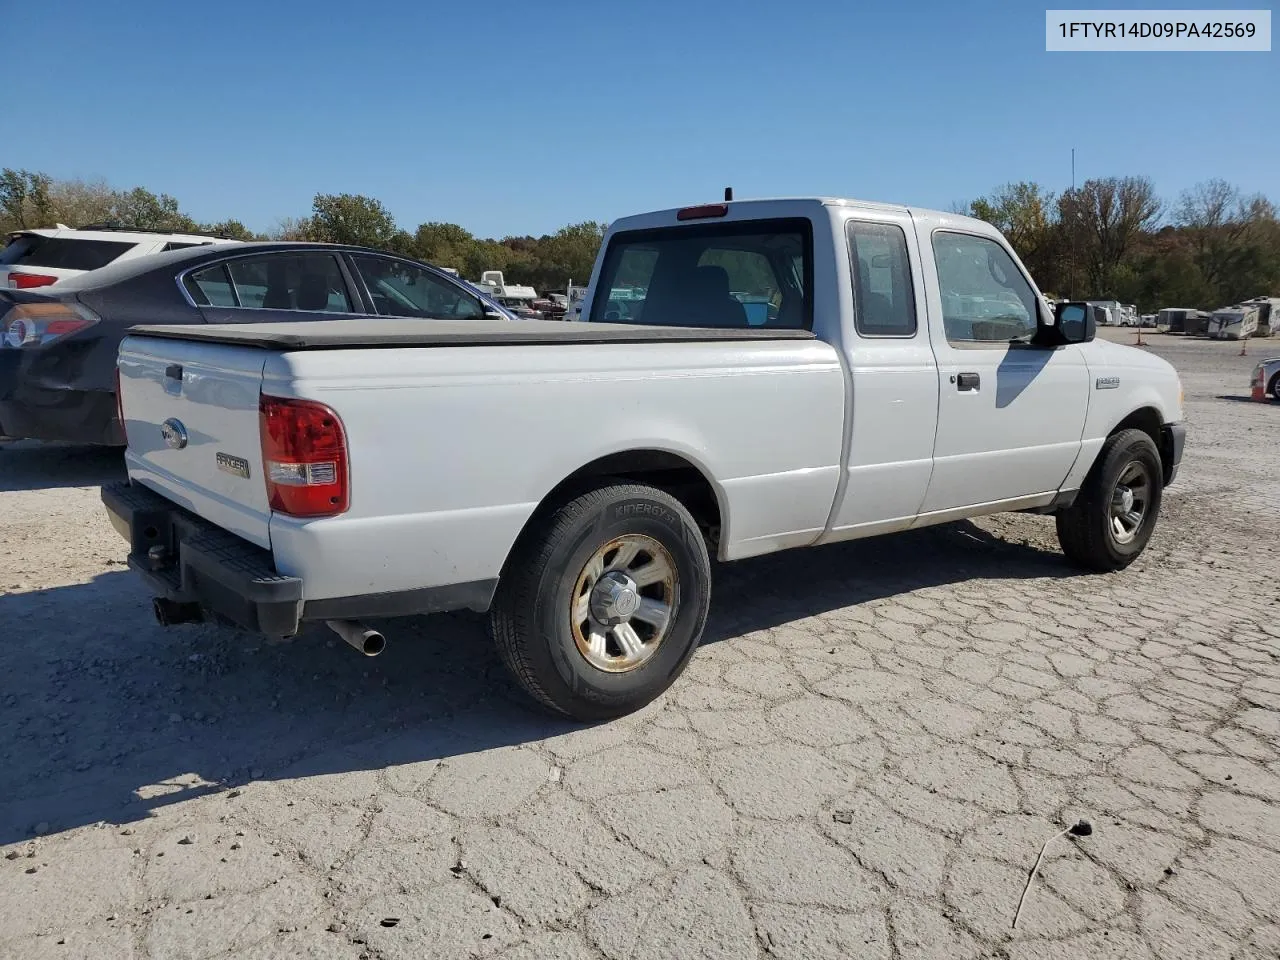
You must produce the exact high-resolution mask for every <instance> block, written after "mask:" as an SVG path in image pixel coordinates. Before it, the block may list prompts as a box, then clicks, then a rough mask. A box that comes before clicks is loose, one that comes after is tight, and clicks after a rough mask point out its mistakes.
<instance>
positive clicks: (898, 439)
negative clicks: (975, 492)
mask: <svg viewBox="0 0 1280 960" xmlns="http://www.w3.org/2000/svg"><path fill="white" fill-rule="evenodd" d="M844 232H845V239H846V241H847V245H848V265H849V280H848V284H849V287H850V292H851V294H852V304H853V318H852V323H851V324H850V323H848V322H846V323H845V325H844V332H843V335H842V340H841V342H842V343H843V346H844V350H845V357H846V360H847V362H848V364H849V370H850V373H851V378H850V411H849V415H848V417H847V419H846V423H847V425H848V430H849V436H848V437H847V438H846V445H847V451H848V453H847V458H848V466H847V475H846V478H845V484H846V486H845V490H844V494H843V496H841V498H840V500H839V506H838V507H837V510H836V513H835V515H834V516H833V517H832V518H831V523H830V530H829V532H828V533H827V535H826V537H825V538H824V539H828V540H842V539H848V538H851V537H859V536H867V535H870V534H874V533H888V532H890V531H893V530H900V529H903V528H905V527H908V526H910V525H911V523H912V522H913V521H914V520H915V518H916V515H917V514H918V513H919V512H920V507H921V504H923V502H924V498H925V492H926V490H927V489H928V486H929V475H930V473H931V471H932V468H933V439H934V432H935V428H936V426H937V419H938V365H937V361H936V360H935V359H934V355H933V348H932V347H931V346H930V343H929V331H928V325H927V323H926V318H925V312H924V309H923V304H924V296H925V294H924V286H923V284H922V281H921V274H922V271H921V270H920V269H919V265H920V257H919V251H918V250H917V249H916V237H915V232H914V229H913V227H912V223H911V218H910V215H909V214H907V213H906V212H905V211H904V212H903V213H901V214H894V213H890V212H887V211H886V212H884V213H883V214H880V213H878V214H877V215H876V219H875V220H870V219H867V220H861V219H853V220H849V221H847V222H846V223H845V225H844ZM913 266H914V269H913ZM850 327H852V329H850Z"/></svg>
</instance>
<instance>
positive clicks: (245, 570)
mask: <svg viewBox="0 0 1280 960" xmlns="http://www.w3.org/2000/svg"><path fill="white" fill-rule="evenodd" d="M102 503H103V505H104V506H105V507H106V508H107V517H108V519H110V521H111V525H112V526H113V527H115V528H116V531H117V532H118V533H119V534H120V535H121V536H122V537H124V539H125V540H126V541H127V542H128V544H129V566H130V567H131V568H132V569H133V570H135V571H136V572H137V573H138V574H139V575H140V576H141V577H142V578H143V580H145V581H146V582H147V584H148V585H149V586H150V587H151V588H152V589H153V590H155V592H156V595H157V596H161V597H164V598H165V599H167V600H173V601H175V602H177V603H196V604H199V605H200V606H201V607H202V608H203V609H205V610H209V611H212V612H213V613H216V614H218V615H219V616H222V617H225V618H226V619H228V620H230V621H232V622H233V623H235V624H237V625H238V626H241V627H243V628H245V629H246V630H251V631H253V632H255V633H264V634H267V635H269V636H279V637H288V636H292V635H293V634H295V633H297V632H298V624H299V622H300V621H301V619H302V608H303V601H302V581H301V580H299V579H298V578H297V577H285V576H281V575H280V574H278V573H276V569H275V566H274V564H273V563H272V560H271V554H270V552H268V551H266V550H263V549H262V548H261V547H258V546H255V545H254V544H252V543H249V542H248V541H247V540H242V539H240V538H239V537H237V536H235V534H232V533H228V532H227V531H226V530H223V529H222V528H221V527H217V526H214V525H213V524H211V523H209V522H208V521H207V520H202V519H200V518H199V517H197V516H195V515H194V514H192V513H189V512H188V511H186V510H183V509H182V508H181V507H179V506H177V505H176V504H174V503H172V502H171V501H169V500H166V499H165V498H164V497H162V496H160V495H159V494H156V493H153V492H152V491H150V490H148V489H146V488H145V487H141V486H135V485H133V484H130V483H115V484H109V485H107V486H104V487H103V488H102Z"/></svg>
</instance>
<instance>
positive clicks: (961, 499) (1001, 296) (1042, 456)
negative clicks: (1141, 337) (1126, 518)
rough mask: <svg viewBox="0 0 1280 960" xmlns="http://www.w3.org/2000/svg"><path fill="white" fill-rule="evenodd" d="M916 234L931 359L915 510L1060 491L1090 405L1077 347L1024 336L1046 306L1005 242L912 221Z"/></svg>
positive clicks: (1085, 373)
mask: <svg viewBox="0 0 1280 960" xmlns="http://www.w3.org/2000/svg"><path fill="white" fill-rule="evenodd" d="M917 234H918V236H919V243H920V248H921V253H922V254H923V255H924V257H925V258H926V260H928V261H932V262H931V263H929V265H928V266H927V267H926V268H925V287H926V291H927V293H926V295H927V298H928V307H929V335H930V338H931V340H932V342H933V349H934V353H935V355H936V356H937V358H938V433H937V440H936V441H935V443H934V449H933V474H932V478H931V479H930V481H929V490H928V494H927V495H926V497H925V501H924V507H923V509H922V511H921V512H922V513H923V514H930V513H938V512H943V511H947V510H955V509H961V508H965V507H971V506H979V505H983V504H998V503H1001V502H1002V501H1016V500H1018V499H1020V498H1027V497H1031V496H1034V495H1036V494H1044V493H1048V492H1052V491H1056V490H1058V489H1059V487H1060V486H1061V485H1062V482H1063V480H1065V478H1066V476H1067V474H1068V473H1069V472H1070V470H1071V467H1072V464H1073V463H1074V462H1075V459H1076V456H1077V455H1078V454H1079V451H1080V436H1081V433H1082V432H1083V430H1084V420H1085V413H1086V410H1087V406H1088V399H1089V371H1088V367H1087V366H1086V365H1085V361H1084V356H1083V354H1082V352H1081V351H1080V348H1079V347H1078V346H1074V345H1072V346H1064V347H1057V348H1043V347H1035V346H1032V345H1030V343H1028V341H1029V340H1030V338H1031V336H1032V335H1033V334H1034V333H1035V330H1036V315H1037V310H1041V309H1045V308H1044V305H1043V304H1041V303H1039V297H1038V296H1037V294H1036V293H1035V289H1034V288H1033V287H1032V285H1031V283H1030V281H1029V280H1028V279H1027V277H1026V275H1025V274H1024V273H1023V271H1022V269H1021V267H1020V266H1019V265H1018V264H1017V262H1016V261H1015V260H1014V258H1013V257H1012V256H1011V255H1010V254H1009V252H1008V251H1007V250H1006V248H1005V247H1004V245H1003V244H1002V243H1000V242H998V241H997V240H995V239H993V238H991V237H987V236H979V235H977V234H972V233H964V232H961V231H953V230H945V229H938V230H932V231H931V232H930V231H929V230H928V227H927V226H926V224H924V223H921V222H917ZM1011 506H1016V504H1011Z"/></svg>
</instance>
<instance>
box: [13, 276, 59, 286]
mask: <svg viewBox="0 0 1280 960" xmlns="http://www.w3.org/2000/svg"><path fill="white" fill-rule="evenodd" d="M57 282H58V278H57V277H50V276H46V275H45V274H43V273H10V274H9V286H10V287H14V288H16V289H18V290H30V289H31V288H32V287H47V286H49V284H51V283H57Z"/></svg>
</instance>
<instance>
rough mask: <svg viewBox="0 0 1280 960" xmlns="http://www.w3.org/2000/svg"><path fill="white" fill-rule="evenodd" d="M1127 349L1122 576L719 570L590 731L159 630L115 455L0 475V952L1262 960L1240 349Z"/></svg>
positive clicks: (309, 646) (1258, 511) (498, 692)
mask: <svg viewBox="0 0 1280 960" xmlns="http://www.w3.org/2000/svg"><path fill="white" fill-rule="evenodd" d="M1106 335H1108V336H1110V337H1112V338H1115V339H1121V340H1123V341H1124V342H1131V341H1132V339H1133V333H1132V332H1131V331H1126V332H1120V331H1107V332H1106ZM1147 339H1148V340H1149V341H1150V343H1151V346H1150V347H1149V349H1150V350H1152V351H1153V352H1156V353H1158V354H1161V355H1164V356H1167V357H1168V358H1170V359H1171V360H1172V361H1173V362H1174V363H1175V364H1176V365H1177V366H1178V367H1179V369H1180V371H1181V373H1182V375H1183V379H1184V383H1185V385H1186V388H1187V410H1188V416H1189V420H1190V437H1189V441H1188V443H1189V446H1188V453H1187V460H1186V463H1185V465H1184V468H1183V473H1182V475H1181V476H1180V477H1179V482H1178V483H1177V484H1175V485H1174V486H1173V487H1172V488H1171V489H1170V491H1169V492H1168V495H1167V499H1166V501H1165V512H1164V516H1163V517H1162V519H1161V523H1160V527H1159V530H1158V531H1157V533H1156V536H1155V539H1154V540H1153V541H1152V543H1151V545H1150V547H1149V548H1148V550H1147V552H1146V554H1145V555H1144V556H1143V557H1142V558H1141V559H1140V560H1139V562H1137V563H1136V564H1135V565H1134V566H1133V567H1131V568H1130V569H1129V570H1127V571H1125V572H1124V573H1121V574H1118V575H1112V576H1090V575H1081V574H1079V573H1077V572H1076V571H1074V570H1072V569H1071V568H1069V567H1068V566H1066V564H1065V563H1064V561H1063V560H1062V558H1061V555H1060V554H1059V553H1058V551H1057V548H1056V544H1055V542H1054V539H1053V532H1052V522H1051V521H1050V520H1048V519H1046V518H1043V517H1034V516H1023V515H1015V516H1003V517H996V518H990V519H985V520H982V521H979V522H976V523H961V524H956V525H952V526H948V527H945V528H939V529H934V530H927V531H920V532H918V533H913V534H907V535H900V536H894V537H889V538H885V539H882V540H875V541H864V542H860V543H853V544H847V545H841V546H836V547H830V548H823V549H818V550H810V551H800V552H794V553H789V554H783V555H779V556H775V557H770V558H763V559H759V560H753V561H747V562H743V563H741V564H734V565H729V566H726V567H723V568H722V569H721V570H719V571H718V574H717V576H718V577H719V579H718V581H717V585H716V593H715V599H714V603H713V610H712V615H711V620H710V622H709V625H708V630H707V637H706V642H705V644H704V646H703V648H702V649H701V650H700V651H699V653H698V655H697V656H696V657H695V659H694V661H693V663H692V665H691V666H690V668H689V670H688V673H687V674H686V675H685V676H684V677H683V678H682V679H681V680H680V681H679V682H678V683H677V684H676V685H675V687H674V688H673V689H672V690H671V691H670V692H669V693H668V694H667V695H666V696H664V697H663V698H662V699H661V700H659V701H658V702H657V703H655V704H654V705H652V706H651V707H649V708H647V709H645V710H644V711H642V712H641V713H639V714H637V715H635V716H632V717H628V718H626V719H623V720H620V721H617V722H614V723H609V724H605V725H601V726H597V727H592V728H578V727H574V726H572V725H569V724H565V723H560V722H557V721H555V720H550V719H547V718H545V717H543V716H541V715H538V714H535V713H532V712H529V711H528V710H527V709H526V708H525V707H524V705H523V702H522V701H521V700H520V699H519V697H518V695H516V693H515V692H514V690H513V688H512V686H511V685H510V684H509V683H508V681H507V680H506V677H505V674H504V673H503V672H502V669H501V667H500V665H499V664H498V662H497V660H496V657H495V655H494V654H493V652H492V651H491V649H490V647H489V645H488V643H487V642H486V640H485V638H484V634H483V625H482V622H481V621H480V619H479V618H475V617H471V616H450V617H441V618H435V619H424V620H418V621H410V622H403V623H389V624H384V627H385V629H386V630H387V633H388V636H389V638H390V645H389V647H388V651H387V653H386V654H385V655H383V656H382V657H381V658H379V659H377V660H372V661H369V660H363V659H361V658H359V657H357V656H356V655H354V654H353V653H352V651H351V650H349V649H347V648H346V647H345V646H343V645H342V644H340V643H337V642H336V640H335V639H334V638H331V637H328V636H326V635H325V634H324V633H323V632H314V633H309V634H307V635H306V636H304V637H301V638H299V639H298V640H296V641H295V642H293V643H290V644H280V645H274V644H264V643H262V642H260V641H258V640H255V639H253V638H249V637H246V636H244V635H242V634H237V633H234V632H230V631H226V630H222V629H218V628H214V627H208V626H195V627H183V628H178V629H174V630H170V631H164V630H161V629H160V628H159V627H157V626H156V625H155V624H154V622H153V621H152V619H151V614H150V610H149V604H148V596H147V593H146V591H145V589H144V588H143V587H142V586H141V585H140V584H139V583H138V582H137V581H136V580H135V578H134V577H133V576H132V575H130V574H129V573H128V572H127V571H126V570H125V569H124V568H123V559H124V554H125V548H124V544H123V542H122V541H120V540H119V538H118V537H117V536H116V534H115V533H114V532H113V531H112V530H111V529H110V527H109V525H108V524H107V522H106V520H105V519H104V517H103V515H102V512H101V509H100V505H99V502H98V499H97V490H96V487H95V486H94V485H95V484H97V483H100V482H101V481H103V480H105V479H108V478H110V477H112V476H113V475H115V474H116V472H117V470H118V467H117V465H116V461H115V458H114V457H112V456H110V455H108V454H100V453H93V452H88V451H85V450H83V449H69V448H59V447H39V446H35V445H31V444H18V445H14V446H11V447H9V448H8V449H6V450H4V451H0V638H2V640H3V642H2V643H0V676H2V677H3V680H0V855H2V856H0V956H5V957H8V956H13V957H23V958H26V960H36V958H52V957H58V958H63V957H93V958H95V960H115V958H165V960H197V958H211V960H212V958H231V957H236V958H268V957H318V958H335V960H338V958H351V960H356V958H386V960H393V958H406V960H407V958H423V957H432V958H440V960H444V958H453V957H459V958H462V957H475V956H492V957H499V958H506V960H513V958H584V960H585V958H596V960H599V958H609V960H622V958H672V957H680V958H685V957H687V958H693V957H706V958H720V957H723V958H739V957H760V958H764V957H772V958H779V960H792V958H794V960H823V958H828V957H829V958H848V957H859V958H882V957H883V958H899V960H917V958H919V960H925V958H928V960H934V958H958V960H959V958H977V957H990V956H998V957H1006V958H1008V960H1040V958H1051V960H1072V958H1107V957H1114V958H1117V960H1118V958H1124V960H1132V958H1144V957H1149V958H1159V960H1192V958H1201V957H1203V958H1224V960H1227V958H1235V960H1254V958H1258V960H1260V958H1264V957H1271V958H1274V957H1276V956H1277V955H1278V954H1280V585H1278V584H1280V581H1278V580H1277V573H1278V571H1277V568H1276V556H1277V554H1276V549H1275V548H1276V544H1277V543H1280V445H1277V443H1276V439H1277V436H1280V419H1278V418H1280V406H1275V405H1271V406H1264V405H1260V404H1250V403H1243V402H1238V401H1239V400H1240V398H1241V397H1243V396H1244V395H1245V380H1246V378H1247V375H1248V372H1249V369H1250V368H1251V366H1252V364H1253V362H1254V360H1255V358H1256V357H1257V356H1258V355H1259V354H1260V353H1267V354H1268V355H1271V354H1276V353H1280V344H1277V345H1276V346H1275V347H1271V346H1269V345H1268V344H1267V343H1266V342H1254V343H1252V344H1250V347H1249V349H1250V353H1251V354H1252V355H1251V356H1249V357H1239V356H1238V353H1239V345H1238V344H1218V343H1210V342H1208V341H1195V340H1192V341H1188V340H1183V339H1181V338H1174V337H1158V336H1150V335H1148V337H1147ZM1081 817H1084V818H1088V819H1090V820H1091V821H1092V823H1093V826H1094V831H1093V834H1092V835H1091V836H1089V837H1085V838H1081V839H1065V838H1064V839H1060V840H1057V841H1055V842H1054V843H1053V844H1051V845H1050V846H1049V848H1048V850H1047V852H1046V855H1045V861H1044V863H1043V865H1042V867H1041V870H1040V873H1039V876H1038V878H1037V880H1036V882H1035V884H1034V886H1033V888H1032V890H1031V893H1030V895H1029V897H1028V900H1027V904H1026V907H1025V908H1024V911H1023V915H1022V919H1021V921H1020V923H1019V926H1018V929H1017V930H1012V929H1011V922H1012V920H1013V916H1014V911H1015V909H1016V907H1017V903H1018V898H1019V896H1020V895H1021V893H1022V889H1023V885H1024V883H1025V882H1026V878H1027V872H1028V870H1029V869H1030V866H1031V864H1032V863H1033V862H1034V860H1035V857H1036V854H1037V852H1038V851H1039V849H1040V846H1041V844H1042V843H1044V841H1045V840H1046V839H1047V838H1048V837H1050V836H1052V835H1053V834H1054V833H1055V832H1057V831H1058V830H1060V829H1062V828H1063V827H1066V826H1069V825H1070V824H1072V823H1074V822H1075V821H1076V820H1077V819H1078V818H1081Z"/></svg>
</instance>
